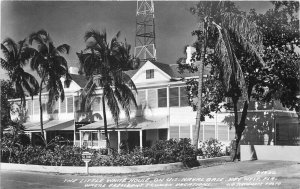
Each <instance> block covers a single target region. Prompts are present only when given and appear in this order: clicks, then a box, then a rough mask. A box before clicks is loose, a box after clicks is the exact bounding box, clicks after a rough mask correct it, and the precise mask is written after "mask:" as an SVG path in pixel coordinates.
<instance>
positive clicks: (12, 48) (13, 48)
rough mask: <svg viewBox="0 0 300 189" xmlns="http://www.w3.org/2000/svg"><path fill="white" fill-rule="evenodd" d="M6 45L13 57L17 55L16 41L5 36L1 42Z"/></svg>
mask: <svg viewBox="0 0 300 189" xmlns="http://www.w3.org/2000/svg"><path fill="white" fill-rule="evenodd" d="M2 43H3V44H4V45H5V46H6V47H8V50H9V51H11V52H13V55H14V57H17V55H18V45H17V43H16V42H15V41H14V40H13V39H11V38H6V39H4V41H3V42H2Z"/></svg>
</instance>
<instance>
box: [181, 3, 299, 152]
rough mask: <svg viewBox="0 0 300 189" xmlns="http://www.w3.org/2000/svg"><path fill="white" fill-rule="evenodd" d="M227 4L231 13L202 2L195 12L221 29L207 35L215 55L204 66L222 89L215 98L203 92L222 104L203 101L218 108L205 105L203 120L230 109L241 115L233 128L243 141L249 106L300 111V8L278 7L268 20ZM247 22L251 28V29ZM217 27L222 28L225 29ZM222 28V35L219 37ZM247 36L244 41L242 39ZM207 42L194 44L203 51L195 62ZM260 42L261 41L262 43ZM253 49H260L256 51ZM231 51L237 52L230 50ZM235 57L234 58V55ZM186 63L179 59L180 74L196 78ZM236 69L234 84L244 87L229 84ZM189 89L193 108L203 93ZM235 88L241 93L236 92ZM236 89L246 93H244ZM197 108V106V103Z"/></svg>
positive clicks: (210, 92) (210, 90) (208, 89)
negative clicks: (277, 105)
mask: <svg viewBox="0 0 300 189" xmlns="http://www.w3.org/2000/svg"><path fill="white" fill-rule="evenodd" d="M226 3H227V5H226ZM226 3H225V4H224V5H225V7H226V6H227V10H229V11H228V12H227V11H226V9H225V10H224V9H223V11H222V10H220V11H219V10H218V9H217V8H218V7H220V6H219V5H220V2H200V3H198V4H197V5H196V6H195V7H193V8H191V11H192V13H193V14H196V15H198V16H199V17H200V18H201V19H202V18H203V17H204V18H205V15H208V16H210V17H211V21H209V22H211V23H212V24H213V25H214V26H215V27H208V29H207V31H208V44H207V46H208V48H209V49H213V50H212V51H211V52H210V51H208V53H207V55H206V56H207V59H206V62H204V63H205V64H204V65H205V66H207V67H208V68H209V69H211V72H210V75H212V76H208V78H207V80H210V81H211V82H214V83H217V84H219V85H216V84H215V86H218V88H219V89H222V90H220V91H217V92H216V93H214V92H213V88H212V87H209V86H208V87H206V90H204V89H202V92H203V95H204V97H206V96H214V95H216V96H217V97H216V98H214V99H216V100H213V101H210V102H209V101H207V99H205V98H203V101H204V104H205V105H206V104H207V105H209V106H210V107H212V108H211V109H208V108H206V107H205V105H203V106H202V112H203V113H202V116H204V115H209V114H210V112H209V111H218V110H219V109H220V105H223V107H225V108H226V109H231V108H233V109H234V110H235V112H236V113H235V115H234V117H235V119H234V124H233V125H234V126H235V130H236V134H237V137H238V139H240V138H241V134H242V132H243V131H244V128H245V125H246V118H247V112H248V106H249V101H248V100H253V99H255V100H260V101H263V102H270V101H272V100H280V102H281V103H282V104H283V106H285V107H287V108H289V109H296V111H299V104H300V101H299V99H297V98H296V93H297V92H298V91H299V87H300V85H299V83H300V77H299V73H300V71H299V54H297V53H295V52H294V49H296V46H297V45H298V47H299V20H298V19H297V18H296V16H295V14H294V13H295V12H297V11H298V8H299V3H297V2H296V3H289V2H284V3H282V2H275V3H274V4H275V8H274V9H271V10H269V11H267V12H266V13H265V14H257V13H256V12H255V10H251V11H250V13H249V14H248V15H246V14H245V13H243V12H240V11H239V10H237V9H236V8H235V6H234V3H233V2H230V3H229V2H226ZM212 7H217V8H216V9H215V8H212ZM223 7H224V6H223ZM297 7H298V8H297ZM210 11H211V12H210ZM226 12H227V13H226ZM287 14H288V15H287ZM222 15H223V17H222ZM234 15H235V16H236V17H235V16H234ZM246 20H247V21H248V23H249V24H250V25H248V24H246V23H247V22H245V21H246ZM238 21H241V22H243V23H244V24H245V25H243V26H245V27H236V28H235V26H241V24H236V23H237V22H238ZM213 22H215V23H220V24H219V26H220V27H219V26H218V24H215V23H213ZM234 23H235V24H234ZM254 23H256V25H253V24H254ZM247 27H248V29H250V30H249V31H248V32H247V31H246V30H247ZM216 28H217V30H219V31H217V30H216ZM222 28H223V29H224V28H226V29H227V30H228V31H227V34H226V32H225V31H222ZM251 28H252V29H251ZM216 31H217V32H216ZM193 34H194V35H197V36H200V37H201V35H203V32H201V31H199V30H198V31H194V32H193ZM237 34H238V35H237ZM248 34H249V35H248ZM220 35H222V36H223V39H224V40H223V41H222V40H221V39H219V38H220ZM245 35H246V37H250V36H252V37H250V38H249V40H248V41H247V40H246V41H245V40H244V39H243V38H244V37H245ZM222 36H221V37H222ZM226 36H227V37H226ZM241 36H244V37H242V38H241ZM245 39H247V38H245ZM201 40H203V37H202V38H199V37H198V41H196V43H195V44H194V46H195V47H196V49H197V53H195V54H194V60H196V59H197V58H198V57H199V53H200V55H201V52H202V51H201V44H203V43H202V42H201ZM255 41H257V43H256V42H255ZM228 42H229V43H228ZM198 43H200V44H198ZM222 44H223V45H222ZM224 44H225V46H224ZM251 45H252V47H254V48H252V47H251ZM262 45H263V46H262ZM222 46H223V47H222ZM229 46H230V47H231V48H227V47H229ZM225 47H226V48H225ZM225 49H227V51H225ZM228 50H229V51H228ZM230 51H231V52H232V55H230V53H228V52H230ZM182 60H183V59H179V61H178V63H179V71H181V72H183V71H184V70H187V71H190V72H195V70H194V68H193V67H194V65H191V66H189V65H182ZM211 60H212V61H211ZM232 60H234V62H235V63H234V64H231V65H228V62H231V61H232ZM224 61H225V62H224ZM226 62H227V63H226ZM237 63H238V64H239V65H240V68H241V69H240V68H238V67H236V66H237V65H238V64H237ZM235 65H236V66H235ZM209 66H210V67H209ZM189 67H192V68H189ZM234 67H235V70H236V71H238V72H236V76H234V77H235V78H234V77H233V78H232V79H233V81H234V80H235V81H240V82H239V83H235V84H234V82H233V81H231V80H228V79H226V78H230V77H227V76H226V75H228V74H232V73H233V71H234V69H233V70H231V71H230V69H229V70H228V68H234ZM223 70H225V71H223ZM196 71H197V70H196ZM241 71H242V72H241ZM240 74H243V78H244V81H242V80H240V79H239V78H242V76H241V75H240ZM224 81H225V82H229V85H228V84H226V83H224ZM231 82H233V88H232V89H234V90H231V91H230V90H228V86H230V85H231ZM187 85H188V87H187V89H188V90H190V91H188V93H189V96H188V97H189V98H190V102H193V100H192V99H191V97H192V98H195V96H196V95H197V93H198V92H197V90H196V87H195V86H197V81H191V82H190V81H188V82H187ZM203 85H204V86H205V85H206V82H204V83H203ZM190 86H191V87H190ZM234 86H235V87H237V86H239V87H237V88H234ZM241 86H243V87H241ZM235 89H239V90H241V89H242V91H239V90H235ZM240 92H242V93H240ZM190 94H191V95H190ZM243 94H244V95H243ZM246 94H247V95H246ZM241 95H242V96H241ZM225 96H227V97H231V98H232V101H231V102H229V103H224V102H223V103H221V104H220V102H221V101H222V100H224V97H225ZM243 96H244V97H243ZM240 97H243V98H242V99H243V101H244V102H243V106H242V114H241V117H240V119H239V118H238V113H237V111H236V110H237V103H238V99H239V98H240ZM191 105H193V104H192V103H191ZM196 105H197V104H196ZM205 108H206V109H205ZM194 109H195V108H194ZM238 121H239V122H238ZM236 144H237V145H238V144H239V140H237V143H236ZM235 149H237V148H235Z"/></svg>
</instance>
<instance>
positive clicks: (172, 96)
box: [169, 87, 179, 107]
mask: <svg viewBox="0 0 300 189" xmlns="http://www.w3.org/2000/svg"><path fill="white" fill-rule="evenodd" d="M169 92H170V93H169V102H170V107H172V106H179V97H178V95H179V90H178V87H174V88H170V89H169Z"/></svg>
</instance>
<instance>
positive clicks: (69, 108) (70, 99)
mask: <svg viewBox="0 0 300 189" xmlns="http://www.w3.org/2000/svg"><path fill="white" fill-rule="evenodd" d="M67 111H68V113H72V112H73V111H74V108H73V97H68V98H67Z"/></svg>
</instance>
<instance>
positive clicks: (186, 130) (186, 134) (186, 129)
mask: <svg viewBox="0 0 300 189" xmlns="http://www.w3.org/2000/svg"><path fill="white" fill-rule="evenodd" d="M180 138H191V136H190V126H180Z"/></svg>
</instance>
